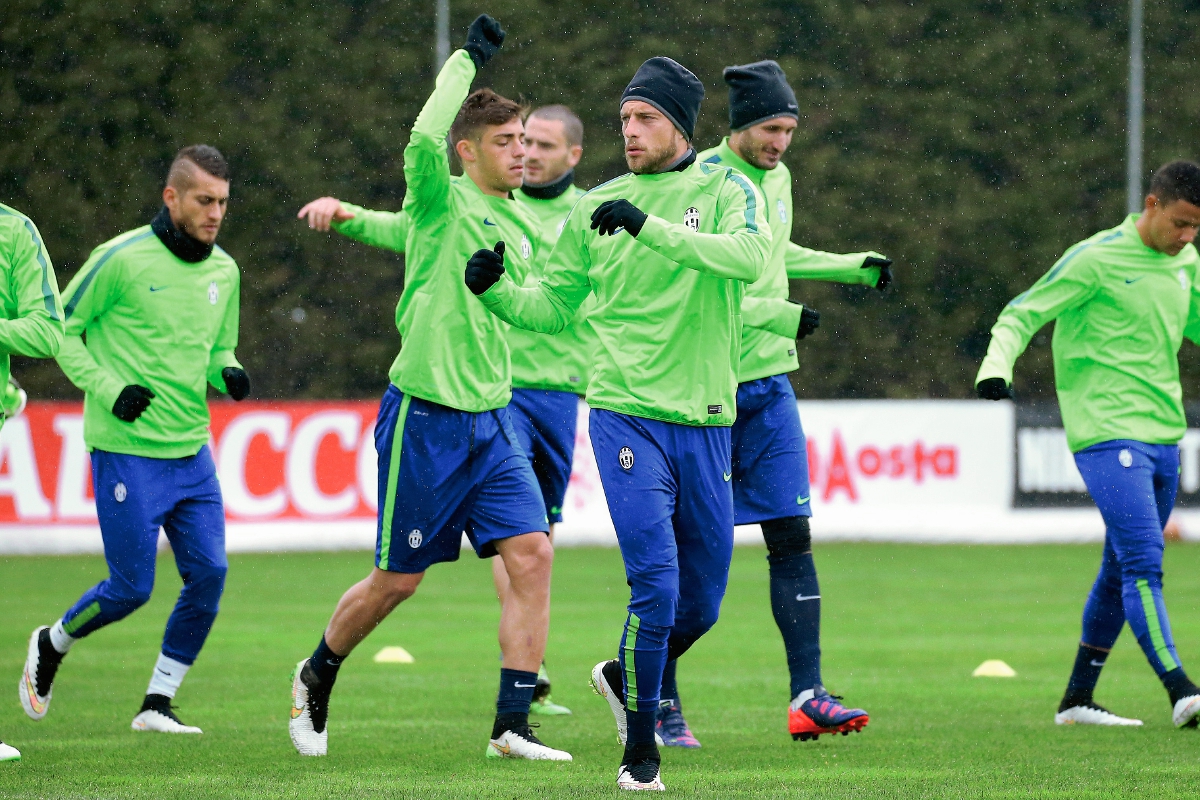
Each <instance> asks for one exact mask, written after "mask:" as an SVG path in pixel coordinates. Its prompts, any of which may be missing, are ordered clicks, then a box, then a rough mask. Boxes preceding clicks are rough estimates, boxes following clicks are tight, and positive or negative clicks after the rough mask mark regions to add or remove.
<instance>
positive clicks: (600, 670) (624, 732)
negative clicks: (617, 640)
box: [592, 659, 629, 744]
mask: <svg viewBox="0 0 1200 800" xmlns="http://www.w3.org/2000/svg"><path fill="white" fill-rule="evenodd" d="M609 664H612V665H614V666H612V667H609V672H610V673H612V672H614V671H615V672H616V676H617V679H618V680H620V677H621V672H620V669H621V662H619V661H617V660H616V659H613V660H612V661H601V662H600V663H599V664H597V665H596V666H594V667H592V691H593V692H595V693H596V694H598V695H600V696H601V697H603V698H604V700H605V702H607V703H608V707H609V709H611V710H612V713H613V717H614V718H615V719H616V721H617V741H619V742H620V743H621V744H625V740H626V739H627V738H628V736H629V722H628V719H627V718H626V716H625V698H624V697H623V696H622V695H623V694H624V689H623V688H621V687H618V688H614V687H613V686H612V685H611V684H610V683H609V682H608V680H607V679H606V678H605V677H604V668H605V667H606V666H608V665H609Z"/></svg>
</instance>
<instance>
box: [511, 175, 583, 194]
mask: <svg viewBox="0 0 1200 800" xmlns="http://www.w3.org/2000/svg"><path fill="white" fill-rule="evenodd" d="M574 182H575V170H573V169H569V170H567V174H566V175H563V176H562V177H561V178H559V179H558V180H556V181H555V182H554V183H543V184H536V183H523V184H521V191H522V192H524V193H525V195H526V196H527V197H532V198H533V199H535V200H553V199H554V198H556V197H561V196H562V193H563V192H565V191H566V190H567V189H570V188H571V184H573V183H574Z"/></svg>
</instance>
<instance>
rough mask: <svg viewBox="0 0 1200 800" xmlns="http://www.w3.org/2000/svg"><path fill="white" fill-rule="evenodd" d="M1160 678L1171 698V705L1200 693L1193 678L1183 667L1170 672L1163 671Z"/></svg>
mask: <svg viewBox="0 0 1200 800" xmlns="http://www.w3.org/2000/svg"><path fill="white" fill-rule="evenodd" d="M1159 680H1161V681H1162V684H1163V686H1164V687H1165V688H1166V690H1167V695H1168V696H1169V697H1170V698H1171V705H1175V704H1176V703H1178V702H1179V701H1180V700H1182V699H1183V698H1185V697H1191V696H1192V695H1194V694H1200V689H1197V688H1196V684H1194V683H1192V680H1191V678H1189V677H1188V676H1187V673H1185V672H1184V671H1183V667H1176V668H1175V669H1173V670H1171V671H1170V672H1166V673H1163V674H1162V675H1161V676H1159Z"/></svg>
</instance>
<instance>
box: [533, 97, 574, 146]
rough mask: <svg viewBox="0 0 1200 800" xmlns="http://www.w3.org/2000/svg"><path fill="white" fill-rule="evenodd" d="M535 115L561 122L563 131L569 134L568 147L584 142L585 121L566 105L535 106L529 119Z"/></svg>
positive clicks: (539, 117)
mask: <svg viewBox="0 0 1200 800" xmlns="http://www.w3.org/2000/svg"><path fill="white" fill-rule="evenodd" d="M534 117H537V118H538V119H548V120H553V121H555V122H561V123H562V124H563V133H564V134H566V136H567V147H579V146H581V145H582V144H583V121H582V120H581V119H579V117H577V116H576V115H575V112H574V111H572V110H571V109H569V108H567V107H566V106H563V105H553V106H542V107H541V108H535V109H534V110H533V113H531V114H530V115H529V119H533V118H534Z"/></svg>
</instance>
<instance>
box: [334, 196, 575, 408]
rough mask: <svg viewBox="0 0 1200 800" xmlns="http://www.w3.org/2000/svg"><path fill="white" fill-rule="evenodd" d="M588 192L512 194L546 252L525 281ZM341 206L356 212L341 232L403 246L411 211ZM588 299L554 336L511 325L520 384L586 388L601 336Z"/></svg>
mask: <svg viewBox="0 0 1200 800" xmlns="http://www.w3.org/2000/svg"><path fill="white" fill-rule="evenodd" d="M583 194H584V192H583V190H582V189H579V188H577V187H575V186H571V187H570V188H569V189H567V191H565V192H563V194H561V195H559V196H558V197H556V198H553V199H551V200H540V199H538V198H534V197H529V196H528V195H526V194H525V193H524V192H522V191H521V190H520V189H518V190H516V191H515V192H513V197H514V198H516V200H517V201H518V202H520V203H522V204H524V205H525V206H526V207H528V209H529V210H530V211H532V212H533V214H534V216H535V217H537V219H538V221H539V222H540V223H541V229H542V246H541V248H540V249H541V253H540V255H539V257H538V258H537V259H536V260H535V263H534V264H533V265H532V267H533V268H532V269H531V270H530V271H529V273H528V275H527V277H526V284H531V283H536V282H537V281H538V280H539V279H540V278H541V268H542V266H543V263H544V261H545V258H546V257H547V256H549V255H550V249H551V248H552V247H553V246H554V242H555V241H557V240H558V233H559V230H560V229H561V227H562V224H563V220H565V219H566V218H567V214H568V213H569V212H570V211H571V207H572V206H574V205H575V201H577V200H578V199H579V198H580V197H583ZM342 207H343V208H344V209H346V210H347V211H349V212H350V213H352V214H354V218H353V219H348V220H343V221H341V222H335V223H334V224H333V228H334V230H336V231H337V232H338V233H341V234H344V235H345V236H348V237H350V238H351V239H354V240H356V241H359V242H362V243H364V244H369V245H372V246H374V247H381V248H384V249H386V250H392V251H394V252H397V253H403V252H404V250H405V247H406V242H407V239H408V231H409V228H410V227H411V226H410V224H409V219H408V214H407V213H405V212H404V211H400V212H392V211H372V210H370V209H366V208H362V207H360V206H356V205H354V204H352V203H346V202H343V203H342ZM476 249H478V248H476ZM589 305H590V303H585V304H584V307H583V308H582V309H580V311H579V314H578V315H577V316H576V318H575V319H574V320H572V321H571V324H570V325H568V326H567V327H566V329H565V330H563V332H562V333H559V334H556V335H554V336H547V335H546V334H544V333H533V332H532V331H526V330H522V329H521V328H514V327H511V326H509V327H508V333H507V337H508V347H509V351H510V361H511V364H512V385H513V386H514V387H515V388H524V389H549V390H553V391H559V392H573V393H575V394H584V393H585V392H586V391H587V384H588V377H589V376H590V375H591V371H592V367H591V360H592V350H593V349H595V341H596V334H595V333H594V332H593V331H592V329H591V326H590V325H589V324H588V322H587V319H586V316H587V308H588V306H589Z"/></svg>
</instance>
